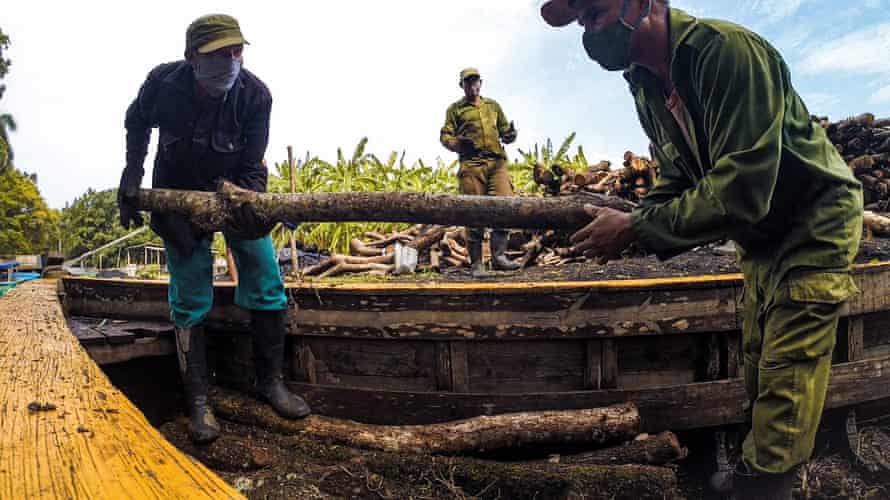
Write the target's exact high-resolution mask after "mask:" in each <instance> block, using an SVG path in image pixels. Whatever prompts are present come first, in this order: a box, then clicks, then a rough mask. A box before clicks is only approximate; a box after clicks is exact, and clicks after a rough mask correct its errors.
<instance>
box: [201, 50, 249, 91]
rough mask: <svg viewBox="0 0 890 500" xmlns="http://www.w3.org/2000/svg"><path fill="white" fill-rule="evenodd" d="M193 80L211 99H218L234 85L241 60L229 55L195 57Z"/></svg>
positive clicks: (239, 70)
mask: <svg viewBox="0 0 890 500" xmlns="http://www.w3.org/2000/svg"><path fill="white" fill-rule="evenodd" d="M195 57H196V59H195V80H197V81H198V83H200V84H201V86H202V87H204V90H206V91H207V93H208V94H210V95H211V96H213V97H219V96H221V95H223V94H225V93H226V92H228V91H229V89H231V88H232V86H233V85H235V80H236V79H237V78H238V73H240V72H241V59H235V58H233V57H231V56H229V55H224V56H219V55H202V54H198V55H197V56H195Z"/></svg>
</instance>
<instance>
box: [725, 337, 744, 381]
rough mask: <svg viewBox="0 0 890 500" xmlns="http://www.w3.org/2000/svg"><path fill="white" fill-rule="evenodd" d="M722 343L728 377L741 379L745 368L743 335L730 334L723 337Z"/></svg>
mask: <svg viewBox="0 0 890 500" xmlns="http://www.w3.org/2000/svg"><path fill="white" fill-rule="evenodd" d="M722 342H723V343H724V348H725V351H724V352H726V377H727V378H735V377H741V376H742V367H743V366H744V359H743V356H742V335H741V333H740V332H730V333H729V334H727V335H724V336H723V337H722Z"/></svg>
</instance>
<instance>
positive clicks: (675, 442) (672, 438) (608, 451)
mask: <svg viewBox="0 0 890 500" xmlns="http://www.w3.org/2000/svg"><path fill="white" fill-rule="evenodd" d="M688 454H689V451H688V450H687V449H686V448H683V447H682V446H680V440H679V439H677V436H676V434H674V433H673V432H669V431H667V432H662V433H661V434H658V435H657V436H649V435H644V436H638V437H637V439H635V440H633V441H630V442H627V443H624V444H622V445H619V446H614V447H611V448H604V449H601V450H595V451H590V452H586V453H580V454H577V455H567V456H562V457H559V463H561V464H573V465H627V464H640V465H664V464H669V463H671V462H676V461H678V460H682V459H684V458H686V456H687V455H688Z"/></svg>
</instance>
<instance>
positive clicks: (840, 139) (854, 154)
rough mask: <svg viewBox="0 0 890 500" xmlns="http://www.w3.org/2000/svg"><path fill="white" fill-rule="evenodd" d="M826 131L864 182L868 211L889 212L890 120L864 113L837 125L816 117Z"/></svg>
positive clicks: (857, 176)
mask: <svg viewBox="0 0 890 500" xmlns="http://www.w3.org/2000/svg"><path fill="white" fill-rule="evenodd" d="M814 120H817V121H819V123H820V124H821V125H822V126H823V127H824V128H825V131H826V132H827V133H828V137H829V139H831V142H832V143H834V145H835V147H836V148H837V150H838V151H839V152H840V153H841V156H843V157H844V160H846V162H847V163H848V164H849V165H850V168H852V169H853V172H854V173H855V174H856V178H857V179H859V181H860V182H862V186H863V188H864V194H865V204H866V207H867V208H870V209H878V210H880V211H882V212H884V211H887V206H888V204H890V119H882V120H879V119H876V118H875V115H873V114H871V113H865V114H862V115H859V116H856V117H853V118H848V119H846V120H842V121H840V122H837V123H830V122H829V121H828V120H827V119H826V118H814Z"/></svg>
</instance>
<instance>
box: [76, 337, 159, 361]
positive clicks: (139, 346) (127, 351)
mask: <svg viewBox="0 0 890 500" xmlns="http://www.w3.org/2000/svg"><path fill="white" fill-rule="evenodd" d="M84 347H85V348H86V350H87V353H89V355H90V357H91V358H93V361H95V362H96V363H98V364H100V365H108V364H112V363H123V362H124V361H130V360H133V359H138V358H150V357H157V356H170V355H174V354H176V344H174V342H173V339H169V338H157V337H154V338H151V337H149V338H143V339H136V340H135V341H133V342H131V343H129V344H118V345H112V344H103V345H84Z"/></svg>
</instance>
